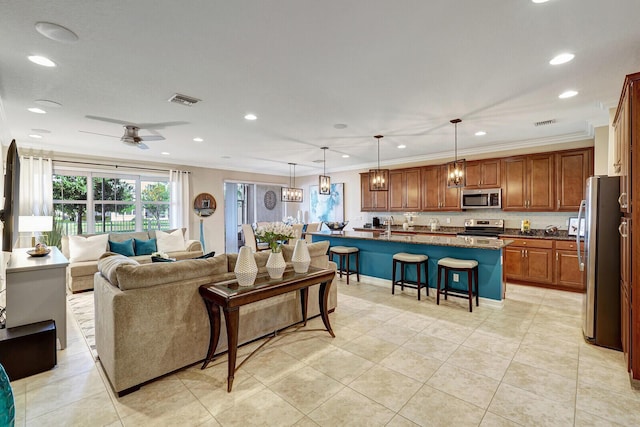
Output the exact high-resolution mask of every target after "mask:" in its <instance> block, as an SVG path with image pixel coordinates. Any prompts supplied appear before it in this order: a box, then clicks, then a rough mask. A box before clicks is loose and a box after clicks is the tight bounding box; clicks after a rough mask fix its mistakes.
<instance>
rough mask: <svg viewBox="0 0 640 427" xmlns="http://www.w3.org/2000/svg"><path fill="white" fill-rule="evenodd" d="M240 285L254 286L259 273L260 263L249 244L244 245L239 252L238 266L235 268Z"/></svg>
mask: <svg viewBox="0 0 640 427" xmlns="http://www.w3.org/2000/svg"><path fill="white" fill-rule="evenodd" d="M233 272H234V273H236V279H238V285H240V286H252V285H253V282H255V281H256V276H257V275H258V265H257V264H256V259H255V258H254V257H253V251H252V250H251V248H250V247H249V246H242V247H241V248H240V252H239V253H238V260H237V261H236V268H234V269H233Z"/></svg>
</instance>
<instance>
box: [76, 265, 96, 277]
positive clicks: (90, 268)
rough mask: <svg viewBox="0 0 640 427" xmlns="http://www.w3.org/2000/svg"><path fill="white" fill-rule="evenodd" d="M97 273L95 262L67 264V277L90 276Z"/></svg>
mask: <svg viewBox="0 0 640 427" xmlns="http://www.w3.org/2000/svg"><path fill="white" fill-rule="evenodd" d="M97 271H98V263H97V262H96V261H78V262H74V263H71V264H69V275H70V276H71V277H81V276H91V277H93V275H94V274H96V272H97Z"/></svg>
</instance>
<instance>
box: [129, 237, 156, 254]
mask: <svg viewBox="0 0 640 427" xmlns="http://www.w3.org/2000/svg"><path fill="white" fill-rule="evenodd" d="M133 243H134V245H133V246H134V250H135V254H136V255H151V254H152V253H154V252H155V251H157V250H158V249H157V246H156V239H149V240H140V239H133Z"/></svg>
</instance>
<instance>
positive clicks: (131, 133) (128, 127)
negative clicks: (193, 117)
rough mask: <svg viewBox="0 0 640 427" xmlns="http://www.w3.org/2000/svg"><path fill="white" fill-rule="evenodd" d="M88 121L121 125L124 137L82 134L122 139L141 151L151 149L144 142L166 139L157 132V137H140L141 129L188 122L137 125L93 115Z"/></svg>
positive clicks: (159, 127) (89, 116) (161, 127)
mask: <svg viewBox="0 0 640 427" xmlns="http://www.w3.org/2000/svg"><path fill="white" fill-rule="evenodd" d="M85 117H86V118H88V119H92V120H99V121H102V122H108V123H116V124H119V125H122V126H123V127H124V135H122V136H116V135H107V134H104V133H97V132H89V131H84V130H81V131H80V132H83V133H91V134H94V135H102V136H109V137H111V138H120V141H122V142H123V143H125V144H127V145H131V146H135V147H138V148H140V149H143V150H148V149H149V147H148V146H147V144H145V143H143V142H142V141H161V140H164V137H163V136H162V135H160V134H158V133H157V132H156V134H155V135H143V136H140V135H139V134H138V132H139V131H140V129H148V130H152V131H153V130H155V129H164V128H166V127H167V126H177V125H183V124H187V123H188V122H178V121H176V122H163V123H140V124H135V123H132V122H127V121H123V120H118V119H111V118H108V117H100V116H91V115H87V116H85Z"/></svg>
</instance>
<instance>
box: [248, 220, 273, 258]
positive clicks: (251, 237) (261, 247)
mask: <svg viewBox="0 0 640 427" xmlns="http://www.w3.org/2000/svg"><path fill="white" fill-rule="evenodd" d="M242 234H243V235H244V245H245V246H249V247H250V248H251V249H253V251H254V252H258V251H265V250H268V249H269V245H268V244H267V243H258V241H257V240H256V233H254V231H253V226H252V225H251V224H242Z"/></svg>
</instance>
